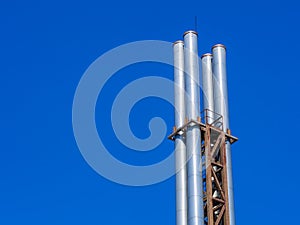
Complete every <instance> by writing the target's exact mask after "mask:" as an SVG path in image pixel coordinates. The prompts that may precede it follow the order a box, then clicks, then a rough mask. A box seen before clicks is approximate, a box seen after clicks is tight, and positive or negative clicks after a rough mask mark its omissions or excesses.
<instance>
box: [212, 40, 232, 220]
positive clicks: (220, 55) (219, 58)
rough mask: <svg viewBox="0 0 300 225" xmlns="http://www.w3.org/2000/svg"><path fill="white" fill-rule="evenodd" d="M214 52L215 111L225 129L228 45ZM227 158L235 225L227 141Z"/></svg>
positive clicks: (230, 216)
mask: <svg viewBox="0 0 300 225" xmlns="http://www.w3.org/2000/svg"><path fill="white" fill-rule="evenodd" d="M212 53H213V81H214V82H213V84H214V87H213V88H214V107H215V112H216V113H219V114H221V115H222V116H223V130H224V132H227V129H229V112H228V93H227V74H226V47H225V46H224V45H222V44H217V45H215V46H213V47H212ZM226 159H227V179H228V187H227V190H228V203H229V222H230V223H229V224H230V225H235V216H234V200H233V181H232V166H231V164H232V163H231V148H230V143H226Z"/></svg>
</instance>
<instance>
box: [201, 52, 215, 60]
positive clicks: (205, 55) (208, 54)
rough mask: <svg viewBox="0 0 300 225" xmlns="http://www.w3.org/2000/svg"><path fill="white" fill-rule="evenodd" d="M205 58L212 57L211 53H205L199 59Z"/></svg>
mask: <svg viewBox="0 0 300 225" xmlns="http://www.w3.org/2000/svg"><path fill="white" fill-rule="evenodd" d="M207 56H210V57H212V56H213V55H212V54H211V53H205V54H203V55H202V56H201V59H202V58H204V57H207Z"/></svg>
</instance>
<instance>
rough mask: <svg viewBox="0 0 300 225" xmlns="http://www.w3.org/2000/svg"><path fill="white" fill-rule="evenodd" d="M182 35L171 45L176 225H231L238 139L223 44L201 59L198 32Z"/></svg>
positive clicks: (233, 222)
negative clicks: (231, 118) (233, 126)
mask: <svg viewBox="0 0 300 225" xmlns="http://www.w3.org/2000/svg"><path fill="white" fill-rule="evenodd" d="M183 37H184V41H176V42H174V45H173V52H174V84H175V85H174V95H175V126H174V129H173V133H172V134H170V135H169V137H168V138H169V139H171V140H173V141H174V142H175V155H176V224H177V225H235V218H234V201H233V182H232V168H231V144H233V143H234V142H235V141H237V140H238V139H237V138H236V137H234V136H232V135H231V131H230V128H229V113H228V94H227V74H226V48H225V46H224V45H221V44H217V45H215V46H213V47H212V53H206V54H204V55H202V57H201V59H199V57H198V34H197V32H195V31H187V32H185V33H184V35H183ZM199 62H200V63H199ZM199 64H200V65H199ZM200 66H201V67H202V70H201V71H202V79H201V80H200V76H199V74H200V69H199V67H200ZM200 86H201V87H202V93H203V109H202V110H200V105H201V104H200ZM200 112H202V113H200Z"/></svg>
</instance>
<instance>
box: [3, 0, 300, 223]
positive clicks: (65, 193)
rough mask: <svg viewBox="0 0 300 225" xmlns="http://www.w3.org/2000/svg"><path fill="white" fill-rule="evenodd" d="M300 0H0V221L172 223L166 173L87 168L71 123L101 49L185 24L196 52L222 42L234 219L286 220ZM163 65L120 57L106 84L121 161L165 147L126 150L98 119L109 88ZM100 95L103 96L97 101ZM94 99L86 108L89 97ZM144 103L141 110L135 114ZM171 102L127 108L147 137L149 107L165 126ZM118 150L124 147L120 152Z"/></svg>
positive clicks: (154, 155)
mask: <svg viewBox="0 0 300 225" xmlns="http://www.w3.org/2000/svg"><path fill="white" fill-rule="evenodd" d="M299 7H300V3H299V2H297V1H292V0H287V1H276V0H275V1H270V0H267V1H258V0H253V1H237V0H235V1H219V0H216V1H187V2H186V1H157V0H153V1H107V2H106V1H92V0H86V1H81V2H78V1H56V0H54V1H31V0H29V1H20V0H12V1H2V2H1V3H0V28H1V35H0V65H1V75H0V86H1V88H0V99H1V110H0V115H1V117H0V124H1V125H0V127H1V157H0V224H5V225H17V224H18V225H19V224H30V225H54V224H55V225H66V224H74V225H75V224H76V225H82V224H85V225H96V224H97V225H99V224H101V225H116V224H130V225H141V224H143V225H150V224H151V225H153V224H158V225H159V224H161V225H169V224H170V225H174V224H175V192H174V190H175V180H174V177H172V178H170V179H168V180H166V181H164V182H162V183H159V184H156V185H151V186H147V187H128V186H122V185H118V184H115V183H113V182H111V181H108V180H106V179H104V178H103V177H101V176H99V175H98V174H97V173H96V172H94V171H93V170H92V169H91V167H90V166H89V165H88V164H87V163H86V162H85V161H84V159H83V157H82V156H81V154H80V151H79V150H78V147H77V145H76V141H75V138H74V135H73V130H72V102H73V96H74V93H75V90H76V86H77V84H78V82H79V80H80V78H81V76H82V74H83V73H84V71H85V70H86V69H87V68H88V66H89V65H90V64H91V63H92V62H93V61H94V60H95V59H96V58H97V57H99V56H100V55H101V54H103V53H105V52H106V51H108V50H110V49H112V48H114V47H117V46H119V45H121V44H125V43H127V42H131V41H138V40H146V39H154V40H164V41H170V42H173V41H175V40H177V39H179V38H181V37H182V33H183V32H184V31H186V30H188V29H193V28H194V17H195V16H197V17H198V31H199V52H200V53H206V52H207V51H210V47H211V46H212V45H214V44H216V43H220V42H221V43H223V44H225V45H226V46H227V49H228V85H229V98H230V99H229V101H230V118H231V129H232V132H233V134H234V135H236V136H238V137H239V139H240V140H239V142H238V143H236V144H234V146H233V148H232V150H233V153H232V155H233V170H234V171H233V172H234V173H233V174H234V187H235V206H236V207H235V209H236V221H237V224H243V225H253V224H257V225H258V224H297V222H296V221H297V220H298V214H299V213H298V209H299V205H298V203H297V202H299V201H300V197H299V195H298V193H297V192H298V190H300V181H299V168H298V164H299V162H298V161H299V160H298V159H299V158H300V152H299V146H298V144H297V140H299V131H298V129H299V123H300V110H299V109H300V107H299V97H300V95H299V87H300V86H299V83H300V74H299V69H298V65H299V52H300V41H299V40H300V30H299V22H300V8H299ZM148 73H149V74H158V75H161V76H164V77H166V78H169V79H172V69H170V68H168V67H164V66H161V65H155V66H151V64H145V65H136V67H134V66H133V67H128V68H125V69H124V70H122V71H120V72H119V73H117V74H116V75H115V76H114V77H113V78H112V79H111V80H109V82H108V83H107V85H106V86H105V88H104V89H103V93H102V94H101V95H100V96H99V100H98V103H99V104H100V105H101V107H102V108H101V109H102V110H97V113H98V116H96V117H97V118H96V120H97V123H98V124H99V126H100V125H101V126H102V127H103V130H105V132H99V133H100V135H102V137H103V140H105V141H104V142H105V145H107V146H109V147H110V149H113V151H112V154H114V156H116V157H119V159H120V160H124V161H126V162H130V163H135V164H142V165H143V164H151V163H152V162H156V161H159V160H161V159H162V158H164V157H166V156H167V155H168V154H170V153H171V152H172V150H173V143H172V142H170V141H168V140H165V141H164V142H163V143H162V145H161V146H159V147H158V148H157V149H155V150H154V151H153V152H151V153H150V152H149V153H145V154H146V156H145V155H141V154H142V153H136V152H130V151H125V150H126V149H125V148H124V147H123V146H122V144H121V143H119V142H118V140H117V139H116V137H115V136H114V133H113V130H112V128H111V125H110V124H109V123H108V122H107V121H108V120H109V116H110V108H109V107H111V104H112V102H110V101H111V100H113V99H114V97H115V96H116V94H117V93H118V91H119V90H120V89H121V88H122V87H123V86H124V84H126V83H127V82H130V81H131V80H133V79H135V78H139V77H142V76H145V75H148ZM101 96H102V100H101ZM99 104H97V109H98V108H99V107H100V106H99ZM145 112H146V113H147V114H146V113H145ZM173 114H174V113H173V108H172V107H171V106H170V105H169V104H167V103H166V102H164V101H161V100H159V99H156V98H149V99H145V100H143V101H141V102H140V103H138V104H137V105H136V107H135V108H133V111H132V117H131V118H132V121H130V122H131V123H132V130H133V132H135V134H136V135H137V136H139V137H147V136H148V135H149V134H148V132H149V131H148V129H147V126H148V121H149V119H150V118H152V117H153V116H161V117H163V118H164V119H165V121H166V123H167V125H168V129H169V131H171V129H172V126H173V120H174V117H173ZM126 152H128V153H126Z"/></svg>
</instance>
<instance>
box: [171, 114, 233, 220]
mask: <svg viewBox="0 0 300 225" xmlns="http://www.w3.org/2000/svg"><path fill="white" fill-rule="evenodd" d="M205 120H206V119H205ZM200 121H201V120H200V118H198V120H197V121H196V120H190V121H187V122H186V123H185V124H184V125H183V126H182V127H179V128H176V127H174V131H173V133H172V134H170V135H169V136H168V138H169V139H170V140H173V141H174V140H175V139H176V137H177V136H178V135H185V133H186V129H187V127H188V126H195V125H196V126H199V127H200V130H201V136H202V138H201V140H203V141H202V147H201V148H202V149H199V151H201V156H202V178H203V186H204V192H203V202H204V209H203V210H204V224H205V225H230V224H229V211H228V209H229V206H228V192H227V172H226V171H227V168H226V144H232V143H234V142H236V141H237V140H238V138H236V137H234V136H232V135H231V134H230V132H227V133H225V132H223V131H222V130H221V128H222V122H219V125H218V126H215V125H216V123H215V121H214V123H213V124H214V125H211V124H208V123H202V122H200ZM220 121H222V118H220Z"/></svg>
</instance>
